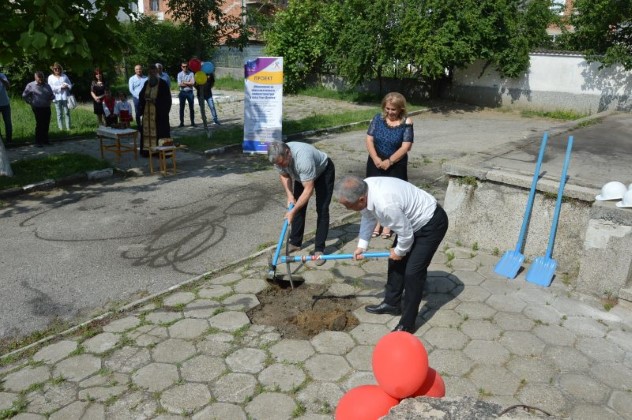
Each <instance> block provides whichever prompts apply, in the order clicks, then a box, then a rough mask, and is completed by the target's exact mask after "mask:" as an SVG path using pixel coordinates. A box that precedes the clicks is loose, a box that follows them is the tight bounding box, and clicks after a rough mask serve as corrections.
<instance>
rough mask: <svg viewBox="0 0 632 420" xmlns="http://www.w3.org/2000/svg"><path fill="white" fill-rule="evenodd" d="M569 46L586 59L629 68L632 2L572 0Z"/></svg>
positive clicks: (631, 46)
mask: <svg viewBox="0 0 632 420" xmlns="http://www.w3.org/2000/svg"><path fill="white" fill-rule="evenodd" d="M574 8H575V10H576V13H573V15H572V16H571V24H572V25H573V26H574V32H571V33H567V34H566V38H567V40H568V42H569V44H570V46H571V48H574V49H576V50H578V51H582V52H583V53H584V54H585V55H586V56H587V58H588V59H589V60H594V61H601V62H602V63H603V64H604V65H606V66H611V65H613V64H617V63H620V64H621V65H623V66H624V68H625V69H626V70H630V69H632V0H576V1H575V3H574Z"/></svg>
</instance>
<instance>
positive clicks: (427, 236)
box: [334, 175, 448, 333]
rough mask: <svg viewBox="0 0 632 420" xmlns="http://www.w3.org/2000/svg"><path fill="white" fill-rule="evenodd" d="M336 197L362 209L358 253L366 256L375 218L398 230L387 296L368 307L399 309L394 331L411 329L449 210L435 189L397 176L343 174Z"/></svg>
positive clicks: (370, 309)
mask: <svg viewBox="0 0 632 420" xmlns="http://www.w3.org/2000/svg"><path fill="white" fill-rule="evenodd" d="M334 197H336V198H337V199H338V202H339V203H340V204H342V205H343V206H345V207H346V208H347V209H348V210H355V211H359V212H362V219H361V221H360V235H359V240H358V247H357V248H356V250H355V251H354V252H353V257H354V259H362V254H363V253H364V252H365V251H366V250H367V248H368V246H369V242H370V241H371V233H372V232H373V228H374V227H375V225H376V224H377V223H380V224H381V225H382V226H384V227H388V228H390V229H392V230H393V232H395V234H396V235H397V236H396V238H395V241H394V243H393V247H392V248H391V249H390V256H389V259H388V274H387V280H386V286H385V288H384V300H383V301H382V303H380V304H377V305H367V306H366V307H365V308H364V309H365V310H366V311H367V312H369V313H372V314H390V315H401V318H400V320H399V323H398V324H397V326H396V327H395V328H394V329H393V331H406V332H409V333H413V332H414V331H415V328H416V325H415V321H416V319H417V315H418V314H419V304H420V303H421V298H422V296H423V290H424V284H425V283H426V277H427V275H428V266H429V265H430V262H431V261H432V257H433V256H434V254H435V252H436V251H437V248H439V244H440V243H441V241H442V240H443V238H444V236H445V234H446V232H447V230H448V216H447V215H446V213H445V211H444V210H443V208H442V207H441V206H440V205H439V203H437V200H436V199H435V198H434V197H433V196H432V195H430V194H428V193H427V192H426V191H424V190H422V189H421V188H417V187H415V186H414V185H412V184H410V183H409V182H406V181H403V180H401V179H398V178H393V177H371V178H366V179H364V180H363V179H361V178H359V177H357V176H353V175H348V176H345V177H344V178H343V179H342V180H340V181H339V182H338V183H337V184H336V186H335V189H334ZM402 303H403V305H402Z"/></svg>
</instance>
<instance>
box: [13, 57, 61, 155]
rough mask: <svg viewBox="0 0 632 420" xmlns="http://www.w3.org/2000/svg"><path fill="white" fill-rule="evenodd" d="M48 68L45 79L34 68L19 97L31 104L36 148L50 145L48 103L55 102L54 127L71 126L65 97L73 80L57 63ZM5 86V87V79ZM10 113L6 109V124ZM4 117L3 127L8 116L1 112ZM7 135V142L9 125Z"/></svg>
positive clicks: (40, 72) (49, 104) (49, 108)
mask: <svg viewBox="0 0 632 420" xmlns="http://www.w3.org/2000/svg"><path fill="white" fill-rule="evenodd" d="M51 70H52V74H50V75H49V76H48V78H47V79H46V78H45V76H44V72H42V71H40V70H38V71H36V72H35V74H34V80H33V81H32V82H30V83H28V84H27V85H26V87H25V88H24V91H23V92H22V98H23V99H24V101H25V102H26V103H28V104H29V105H31V109H32V110H33V115H34V116H35V146H37V147H43V146H44V145H47V144H50V140H49V138H48V131H49V130H48V128H49V126H50V119H51V114H52V113H51V103H54V104H55V113H56V114H57V127H58V128H59V129H60V130H70V128H71V119H70V109H69V107H68V100H69V98H70V95H71V93H70V92H71V90H72V83H71V82H70V79H69V78H68V76H67V75H66V73H64V69H63V68H62V66H61V65H60V64H59V63H54V64H53V65H52V66H51ZM5 78H6V77H5ZM6 86H7V87H8V81H7V85H6ZM10 115H11V114H10V110H9V114H8V116H9V119H8V121H9V124H10ZM3 118H4V120H5V126H6V124H7V118H6V117H4V114H3ZM7 138H8V139H9V141H10V140H11V136H10V135H9V129H8V128H7ZM9 141H8V142H9Z"/></svg>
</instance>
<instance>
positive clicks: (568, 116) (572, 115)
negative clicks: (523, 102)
mask: <svg viewBox="0 0 632 420" xmlns="http://www.w3.org/2000/svg"><path fill="white" fill-rule="evenodd" d="M520 115H522V116H523V117H525V118H531V117H543V118H553V119H555V120H564V121H574V120H578V119H580V118H583V117H586V116H588V114H580V113H578V112H575V111H571V110H565V109H558V110H555V111H538V110H530V109H525V110H523V111H522V112H521V113H520Z"/></svg>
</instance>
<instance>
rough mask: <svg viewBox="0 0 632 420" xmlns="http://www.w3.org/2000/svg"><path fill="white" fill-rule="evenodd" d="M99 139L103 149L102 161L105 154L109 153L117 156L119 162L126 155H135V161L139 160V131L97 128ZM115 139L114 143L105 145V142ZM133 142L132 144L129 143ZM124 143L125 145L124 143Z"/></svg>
mask: <svg viewBox="0 0 632 420" xmlns="http://www.w3.org/2000/svg"><path fill="white" fill-rule="evenodd" d="M97 137H99V146H100V148H101V159H103V158H104V157H103V152H105V151H109V152H113V153H114V154H115V155H116V158H117V160H118V161H120V160H121V156H122V155H123V154H124V153H134V159H135V160H138V150H137V147H136V139H137V138H138V131H137V130H134V129H131V128H112V127H99V128H97ZM109 139H113V140H114V143H105V142H104V140H105V141H107V140H109ZM126 140H127V142H125V141H126ZM130 140H131V143H129V141H130ZM122 142H123V143H122Z"/></svg>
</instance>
